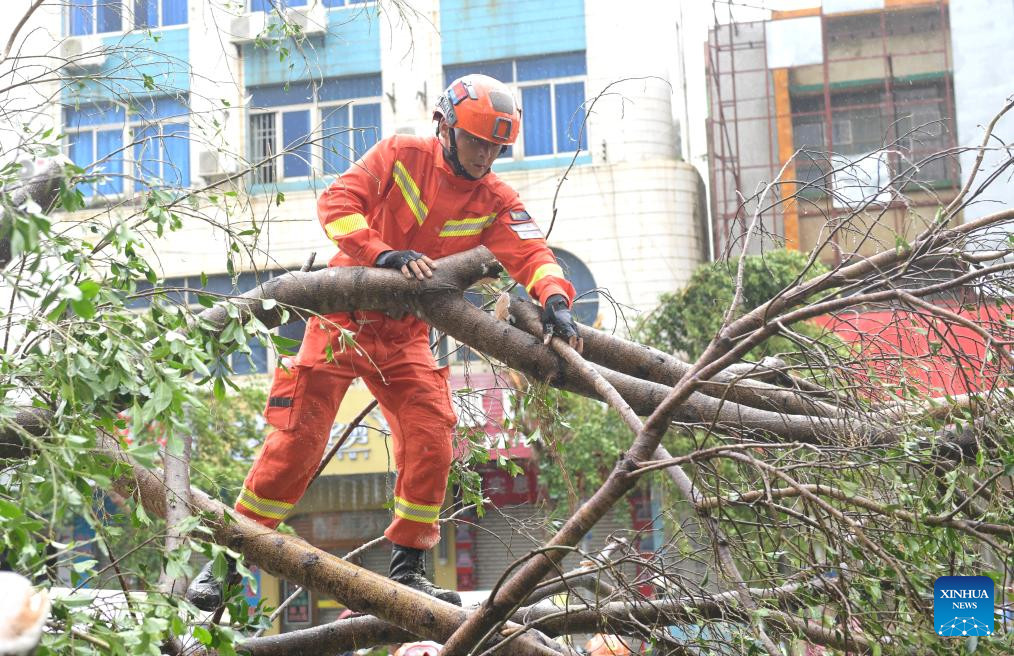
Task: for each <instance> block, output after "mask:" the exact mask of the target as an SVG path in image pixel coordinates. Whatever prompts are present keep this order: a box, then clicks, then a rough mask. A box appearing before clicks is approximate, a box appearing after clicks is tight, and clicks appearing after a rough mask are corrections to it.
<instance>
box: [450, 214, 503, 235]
mask: <svg viewBox="0 0 1014 656" xmlns="http://www.w3.org/2000/svg"><path fill="white" fill-rule="evenodd" d="M495 218H496V214H488V215H486V216H476V217H471V218H467V219H454V220H453V221H448V222H447V223H445V224H444V227H443V228H442V229H441V230H440V236H441V237H469V236H471V235H478V234H481V233H482V231H483V230H485V229H486V228H488V227H489V226H490V225H492V223H493V220H494V219H495Z"/></svg>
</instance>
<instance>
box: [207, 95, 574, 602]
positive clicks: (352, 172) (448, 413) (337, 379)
mask: <svg viewBox="0 0 1014 656" xmlns="http://www.w3.org/2000/svg"><path fill="white" fill-rule="evenodd" d="M433 118H434V120H435V121H436V134H435V136H432V137H416V136H407V135H395V136H393V137H389V138H387V139H383V140H381V141H380V142H379V143H378V144H377V145H376V146H374V147H373V148H372V149H370V151H369V152H367V153H366V155H365V156H364V157H363V158H362V159H360V160H359V161H357V162H356V163H355V164H354V165H353V166H352V167H350V168H349V169H348V171H346V172H345V173H344V174H343V175H342V176H340V177H339V178H338V179H337V180H336V181H335V182H334V183H333V184H332V185H331V186H330V187H329V188H328V189H327V190H326V191H325V192H324V194H323V195H322V196H321V197H320V199H319V200H318V204H317V209H318V216H319V219H320V222H321V225H322V226H323V228H324V232H325V233H326V234H327V236H328V237H329V238H330V239H331V240H332V241H333V242H334V244H335V246H337V247H338V253H337V254H336V255H335V256H334V257H333V258H332V259H331V261H330V266H376V267H382V268H389V269H395V270H398V271H400V272H401V273H402V275H404V276H405V277H406V278H408V279H413V280H419V281H422V280H425V279H427V278H430V277H432V275H433V271H434V270H435V269H436V268H437V266H438V264H437V263H436V262H435V260H437V259H439V258H441V257H444V256H447V255H451V254H453V253H458V252H461V251H465V250H468V249H471V248H474V247H476V246H479V245H480V244H483V245H485V246H486V247H488V248H489V249H490V250H491V251H492V252H493V254H494V255H495V256H496V257H497V258H498V259H499V260H500V262H501V263H502V264H503V265H504V266H505V267H506V268H507V271H508V272H509V273H510V274H511V276H512V277H513V278H514V279H515V280H516V281H518V282H519V283H521V284H523V285H524V287H525V289H526V290H527V291H528V293H529V294H530V295H531V296H532V298H534V299H538V300H539V301H540V303H541V304H542V306H543V311H542V320H543V326H544V330H545V331H546V333H547V334H550V333H555V334H556V335H559V336H560V337H563V338H565V339H568V340H569V341H570V342H571V343H572V344H574V345H575V346H578V347H580V342H579V338H578V334H577V327H576V325H575V324H574V321H573V319H572V317H571V312H570V306H571V303H572V302H573V299H574V288H573V286H572V285H571V284H570V283H569V282H568V281H567V280H566V278H565V277H564V274H563V271H562V270H561V268H560V266H559V264H558V263H557V261H556V258H555V257H554V256H553V253H552V251H550V249H549V247H548V246H546V242H545V239H544V238H543V235H542V232H541V231H540V230H539V228H538V226H537V225H536V224H535V222H534V221H533V220H532V217H531V216H529V214H528V212H526V211H525V208H524V205H523V204H522V203H521V200H520V199H519V198H518V194H517V192H515V191H514V190H513V189H512V188H511V187H510V186H508V185H507V184H506V183H504V182H503V181H502V180H500V179H499V178H498V177H497V176H496V175H495V174H493V173H491V172H490V166H491V165H492V164H493V161H494V160H495V159H496V158H497V157H498V156H500V154H501V153H502V152H503V151H504V150H505V149H506V148H508V147H509V146H510V145H511V144H513V143H514V142H515V140H516V139H517V136H518V132H519V130H520V129H521V112H520V110H519V109H518V107H517V104H516V102H515V99H514V97H513V95H512V94H511V92H510V90H509V89H508V88H507V87H506V86H505V85H504V84H502V83H501V82H499V81H497V80H495V79H493V78H491V77H487V76H485V75H466V76H464V77H462V78H459V79H457V80H455V81H454V82H453V83H452V84H451V85H450V86H449V87H448V88H447V90H446V91H445V92H444V93H443V94H442V95H441V96H440V99H439V101H438V103H437V106H436V108H435V110H434V114H433ZM340 329H344V330H346V331H351V332H352V333H353V335H354V337H355V340H356V344H357V348H346V347H345V345H344V341H343V338H342V331H341V330H340ZM428 336H429V328H428V326H427V325H426V324H425V323H423V322H422V321H421V320H419V319H418V318H416V317H415V316H412V315H409V316H406V317H404V318H398V319H395V318H392V317H389V316H386V315H384V314H381V313H379V312H362V311H359V312H351V313H338V314H330V315H326V316H322V317H316V318H313V319H311V320H310V321H309V322H308V323H307V326H306V333H305V335H304V337H303V343H302V346H301V347H300V349H299V353H298V354H297V355H296V357H295V360H294V361H293V362H292V363H290V364H289V366H286V367H280V368H278V369H277V370H276V372H275V377H274V382H273V384H272V388H271V392H270V396H269V400H268V406H267V409H266V411H265V417H266V419H267V421H268V423H269V424H271V426H272V427H273V428H274V429H275V430H274V431H273V432H272V433H271V434H269V435H268V437H267V440H266V442H265V444H264V449H263V450H262V452H261V454H260V456H259V457H258V458H257V461H256V462H255V463H254V465H253V467H252V469H251V470H250V473H249V474H248V475H247V478H246V481H245V482H244V484H243V489H242V491H241V492H240V495H239V498H238V499H237V501H236V510H237V511H238V512H239V513H240V514H242V515H245V516H246V517H249V518H250V519H253V520H254V521H257V522H259V523H261V524H263V525H264V526H267V527H269V528H274V527H275V526H277V525H278V523H279V522H281V520H282V519H284V518H285V516H286V515H287V514H288V513H289V512H290V511H291V510H292V507H293V506H294V505H295V504H296V502H298V501H299V499H300V497H302V495H303V492H304V491H305V489H306V486H307V485H308V484H309V481H310V478H311V476H312V474H313V472H314V471H315V469H316V467H317V466H318V464H319V463H320V460H321V457H322V455H323V452H324V448H325V446H326V444H327V441H328V436H329V434H330V431H331V427H332V424H333V423H334V418H335V415H336V414H337V410H338V406H339V404H340V403H341V401H342V397H343V396H344V395H345V391H346V390H347V389H348V387H349V385H350V384H351V383H352V381H353V380H355V379H356V378H362V379H363V380H364V382H365V383H366V385H367V387H368V388H369V390H370V392H371V393H372V394H373V395H374V397H375V398H376V399H377V401H378V402H379V404H380V407H381V410H382V411H383V413H384V416H385V418H386V419H387V422H388V424H389V425H390V427H391V437H392V442H393V451H394V460H395V465H396V467H397V471H398V475H397V479H396V482H395V489H394V519H393V521H392V522H391V524H390V526H389V527H388V528H387V530H386V531H385V533H384V534H385V535H386V536H387V538H388V540H390V542H391V543H392V544H393V545H394V548H393V551H392V555H391V569H390V576H391V578H392V579H393V580H395V581H398V582H399V583H402V584H405V585H408V586H409V587H412V588H415V589H417V590H420V591H422V592H425V593H426V594H429V595H432V596H435V597H437V598H439V599H442V600H444V601H448V602H451V603H454V604H458V605H460V604H461V598H460V596H459V595H458V593H457V592H454V591H451V590H443V589H440V588H437V587H435V586H434V585H433V584H432V583H430V582H429V581H428V580H427V579H426V577H425V574H424V571H425V562H424V553H425V552H426V551H427V550H429V549H431V548H432V547H433V546H434V545H435V544H436V543H437V541H438V540H439V539H440V530H439V527H438V524H437V519H438V515H439V512H440V506H441V504H442V503H443V500H444V495H445V493H446V487H447V475H448V472H449V471H450V466H451V435H452V429H453V428H454V425H455V423H456V421H457V418H456V417H455V414H454V411H453V410H452V408H451V400H450V388H449V387H448V383H447V375H448V374H447V368H446V367H444V368H438V367H437V365H436V363H435V361H434V359H433V355H432V354H431V352H430V348H429V340H428ZM234 572H235V564H234V563H233V562H231V561H230V563H229V579H230V581H236V580H237V577H236V575H235V573H234ZM188 598H189V599H190V600H191V601H192V602H193V603H194V604H195V605H197V606H198V607H200V608H208V609H211V608H214V607H216V606H218V605H219V604H220V603H221V601H222V588H221V584H220V582H218V581H216V580H215V578H214V576H213V575H212V573H211V568H210V564H209V565H208V566H206V567H205V569H204V570H202V571H201V573H200V574H199V575H198V577H197V578H196V579H195V582H194V584H193V585H191V587H190V590H188Z"/></svg>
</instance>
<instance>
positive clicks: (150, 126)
mask: <svg viewBox="0 0 1014 656" xmlns="http://www.w3.org/2000/svg"><path fill="white" fill-rule="evenodd" d="M134 109H135V111H136V114H134V115H133V116H132V118H133V125H132V132H131V136H132V141H133V153H132V155H133V162H134V186H135V188H138V189H144V188H153V187H174V188H179V187H188V186H190V125H189V122H188V120H187V118H188V116H189V110H188V109H187V107H186V105H185V104H184V103H183V101H181V100H178V99H176V98H155V99H148V100H145V101H144V102H142V103H141V104H140V106H139V107H135V108H134Z"/></svg>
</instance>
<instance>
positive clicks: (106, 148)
mask: <svg viewBox="0 0 1014 656" xmlns="http://www.w3.org/2000/svg"><path fill="white" fill-rule="evenodd" d="M125 123H126V112H125V111H124V109H123V108H122V107H120V106H117V105H112V104H108V103H95V104H89V105H82V106H80V107H76V108H68V109H66V110H65V111H64V128H65V131H66V133H67V157H69V158H70V160H71V161H72V162H73V163H74V164H76V165H77V166H79V167H81V168H82V169H85V170H86V171H87V173H88V174H89V175H97V176H102V177H101V178H100V179H99V180H98V181H97V182H95V183H89V184H82V185H79V186H78V189H79V190H80V191H81V193H82V194H84V195H85V196H94V195H96V194H97V195H103V196H104V195H109V194H119V193H122V192H123V178H124V152H123V151H124V147H123V143H124V142H123V135H124V127H125Z"/></svg>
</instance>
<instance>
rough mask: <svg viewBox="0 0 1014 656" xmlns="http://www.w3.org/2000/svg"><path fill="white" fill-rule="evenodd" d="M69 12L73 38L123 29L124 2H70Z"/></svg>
mask: <svg viewBox="0 0 1014 656" xmlns="http://www.w3.org/2000/svg"><path fill="white" fill-rule="evenodd" d="M68 11H69V21H68V22H69V27H70V29H69V30H68V33H69V34H70V35H71V36H82V35H85V34H101V33H103V32H119V31H121V30H122V29H123V0H70V3H69V4H68Z"/></svg>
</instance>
